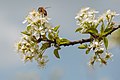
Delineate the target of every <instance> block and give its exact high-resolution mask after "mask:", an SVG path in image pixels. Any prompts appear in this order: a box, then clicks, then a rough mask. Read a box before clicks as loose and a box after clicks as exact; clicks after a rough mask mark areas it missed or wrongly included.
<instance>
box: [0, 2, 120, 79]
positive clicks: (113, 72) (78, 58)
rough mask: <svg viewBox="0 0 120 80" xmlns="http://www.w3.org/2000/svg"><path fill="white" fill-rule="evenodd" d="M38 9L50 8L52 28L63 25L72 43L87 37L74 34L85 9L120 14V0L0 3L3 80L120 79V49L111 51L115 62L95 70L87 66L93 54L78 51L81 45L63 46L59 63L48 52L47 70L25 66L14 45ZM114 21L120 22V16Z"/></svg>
mask: <svg viewBox="0 0 120 80" xmlns="http://www.w3.org/2000/svg"><path fill="white" fill-rule="evenodd" d="M39 6H45V7H51V8H49V9H47V11H48V15H49V16H50V17H51V18H52V20H51V23H52V25H53V26H54V25H61V27H60V35H61V37H65V38H68V39H70V40H77V39H81V38H83V37H87V36H82V35H80V34H78V33H75V32H74V31H75V29H76V28H77V26H76V21H75V19H74V17H75V16H76V13H77V12H78V11H79V10H80V9H81V8H82V7H88V6H89V7H91V8H94V9H96V10H98V11H100V13H103V12H104V11H105V10H107V9H111V10H115V11H116V12H117V13H119V14H120V0H0V80H119V79H120V47H119V46H115V47H113V48H111V49H110V52H112V53H113V55H114V57H113V61H109V63H108V65H107V66H102V67H100V66H95V69H94V70H91V69H90V68H89V67H88V65H87V63H88V61H89V59H90V56H91V55H90V54H89V55H86V54H85V51H84V50H78V49H77V46H78V45H75V46H70V47H62V50H61V51H60V56H61V59H60V60H58V59H56V58H55V57H54V55H53V53H52V49H49V50H47V51H46V54H47V55H48V56H49V59H50V61H49V62H48V64H47V66H46V67H45V68H44V69H40V68H39V67H38V66H37V63H36V62H32V63H31V62H28V63H26V64H25V63H24V62H23V61H22V60H21V58H20V55H19V54H17V52H16V51H15V48H14V44H15V43H16V42H17V41H18V40H19V39H20V32H21V31H23V30H24V29H25V25H23V24H22V21H23V20H24V18H25V16H26V15H27V14H28V12H29V11H31V10H32V9H37V8H38V7H39ZM115 21H116V22H118V23H119V22H120V16H118V17H117V18H116V19H115ZM111 44H112V43H111ZM56 78H58V79H56Z"/></svg>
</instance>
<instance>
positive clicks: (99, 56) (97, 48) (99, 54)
mask: <svg viewBox="0 0 120 80" xmlns="http://www.w3.org/2000/svg"><path fill="white" fill-rule="evenodd" d="M88 48H89V49H93V50H94V52H95V55H94V56H93V57H92V58H91V60H90V62H89V65H93V64H94V62H95V61H96V62H100V63H101V64H107V62H106V61H107V60H108V59H111V57H112V56H113V55H112V54H111V53H108V51H107V50H106V52H105V48H104V42H103V41H100V42H98V41H93V42H92V43H90V46H89V47H88ZM104 52H105V54H103V53H104Z"/></svg>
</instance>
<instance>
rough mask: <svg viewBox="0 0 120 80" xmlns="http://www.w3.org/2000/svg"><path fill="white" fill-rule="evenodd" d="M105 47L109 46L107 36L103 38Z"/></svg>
mask: <svg viewBox="0 0 120 80" xmlns="http://www.w3.org/2000/svg"><path fill="white" fill-rule="evenodd" d="M103 41H104V45H105V48H106V49H107V48H108V39H107V38H106V37H104V38H103Z"/></svg>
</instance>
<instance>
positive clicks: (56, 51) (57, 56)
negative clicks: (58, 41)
mask: <svg viewBox="0 0 120 80" xmlns="http://www.w3.org/2000/svg"><path fill="white" fill-rule="evenodd" d="M54 55H55V57H56V58H58V59H60V56H59V53H58V49H55V50H54Z"/></svg>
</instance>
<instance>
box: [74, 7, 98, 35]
mask: <svg viewBox="0 0 120 80" xmlns="http://www.w3.org/2000/svg"><path fill="white" fill-rule="evenodd" d="M96 13H98V11H95V10H90V8H89V7H87V8H83V9H81V10H80V11H79V13H78V14H77V16H76V17H75V19H77V25H78V26H79V27H80V28H81V31H80V32H81V33H85V32H86V30H87V29H88V28H91V27H93V28H94V27H95V26H96V25H97V24H98V22H97V19H96V18H95V14H96Z"/></svg>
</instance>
